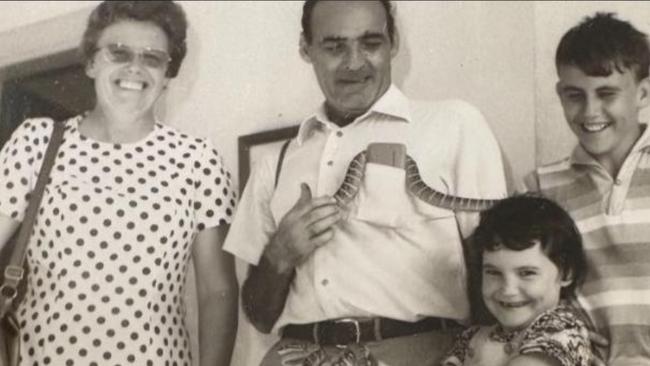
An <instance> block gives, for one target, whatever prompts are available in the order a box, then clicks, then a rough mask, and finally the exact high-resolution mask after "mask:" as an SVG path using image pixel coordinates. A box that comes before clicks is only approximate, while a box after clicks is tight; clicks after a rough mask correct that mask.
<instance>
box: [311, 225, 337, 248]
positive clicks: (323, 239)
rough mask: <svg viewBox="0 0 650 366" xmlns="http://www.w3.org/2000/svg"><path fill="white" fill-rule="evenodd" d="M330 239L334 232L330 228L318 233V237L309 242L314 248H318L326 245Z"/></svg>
mask: <svg viewBox="0 0 650 366" xmlns="http://www.w3.org/2000/svg"><path fill="white" fill-rule="evenodd" d="M332 238H334V230H332V229H331V228H330V229H327V230H325V231H322V232H320V233H319V234H318V235H315V236H313V237H312V238H311V240H310V241H311V243H312V244H313V245H314V246H316V247H320V246H323V245H325V244H327V243H328V242H329V241H330V240H332Z"/></svg>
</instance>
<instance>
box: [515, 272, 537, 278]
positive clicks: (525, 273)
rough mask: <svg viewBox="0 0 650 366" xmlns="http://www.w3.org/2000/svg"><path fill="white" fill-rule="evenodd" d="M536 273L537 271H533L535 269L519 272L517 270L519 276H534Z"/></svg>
mask: <svg viewBox="0 0 650 366" xmlns="http://www.w3.org/2000/svg"><path fill="white" fill-rule="evenodd" d="M536 274H537V272H535V271H521V272H519V275H520V276H521V277H532V276H535V275H536Z"/></svg>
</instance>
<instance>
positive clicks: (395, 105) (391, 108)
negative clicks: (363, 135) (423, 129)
mask: <svg viewBox="0 0 650 366" xmlns="http://www.w3.org/2000/svg"><path fill="white" fill-rule="evenodd" d="M373 114H382V115H386V116H390V117H393V118H396V119H398V120H402V121H405V122H410V121H411V112H410V108H409V101H408V98H407V97H406V96H405V95H404V94H403V93H402V92H401V91H400V90H399V89H398V88H397V87H396V86H395V85H394V84H391V86H390V87H389V88H388V90H386V92H385V93H384V95H382V96H381V97H380V98H379V99H378V100H377V101H376V102H375V103H374V104H373V105H372V106H371V107H370V108H369V109H368V111H367V112H366V113H364V114H362V115H361V116H359V117H357V119H355V120H354V122H352V123H351V124H350V126H351V125H355V124H358V123H361V122H362V121H363V120H365V119H366V118H368V116H370V115H373ZM321 128H326V129H331V130H334V129H339V128H340V127H338V126H337V125H336V124H335V123H334V122H332V121H330V119H329V118H328V117H327V114H326V113H325V103H324V102H323V104H321V106H320V107H319V108H318V109H317V110H316V111H315V112H314V113H313V114H312V115H311V116H309V117H308V118H306V119H305V120H304V121H302V123H300V128H299V129H298V136H297V138H296V140H297V142H298V145H301V144H302V143H303V142H304V141H305V140H306V139H308V138H309V137H310V136H311V135H312V132H313V131H314V129H321Z"/></svg>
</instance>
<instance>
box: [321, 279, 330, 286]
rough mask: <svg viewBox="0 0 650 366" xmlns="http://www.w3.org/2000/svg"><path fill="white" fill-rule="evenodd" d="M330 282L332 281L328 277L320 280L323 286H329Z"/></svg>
mask: <svg viewBox="0 0 650 366" xmlns="http://www.w3.org/2000/svg"><path fill="white" fill-rule="evenodd" d="M329 283H330V281H329V280H328V279H327V278H326V279H324V280H322V281H320V284H321V285H323V286H327V285H328V284H329Z"/></svg>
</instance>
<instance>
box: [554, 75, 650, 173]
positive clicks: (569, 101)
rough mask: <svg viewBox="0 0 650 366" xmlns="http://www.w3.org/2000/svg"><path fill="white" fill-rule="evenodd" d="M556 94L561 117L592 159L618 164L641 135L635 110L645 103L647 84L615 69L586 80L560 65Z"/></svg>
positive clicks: (646, 101)
mask: <svg viewBox="0 0 650 366" xmlns="http://www.w3.org/2000/svg"><path fill="white" fill-rule="evenodd" d="M558 75H559V77H560V80H559V82H558V83H557V87H556V89H557V93H558V96H559V97H560V101H561V102H562V108H563V109H564V116H565V117H566V120H567V122H568V124H569V127H570V128H571V130H572V131H573V133H574V134H575V135H576V136H577V137H578V140H579V141H580V144H581V145H582V147H583V148H584V149H585V150H586V151H587V152H588V153H590V154H591V155H592V156H593V157H594V158H596V159H597V160H599V161H601V162H603V161H605V162H607V161H611V162H614V164H619V163H622V161H623V160H624V159H625V157H626V156H627V153H628V152H629V150H630V149H631V148H632V146H633V145H634V143H635V142H636V140H637V139H638V138H639V136H640V134H641V127H640V125H639V110H640V109H641V108H642V107H644V106H645V105H647V103H648V86H647V85H648V81H647V79H644V80H642V81H637V80H636V77H635V75H634V72H633V71H632V70H630V69H624V72H622V73H621V72H619V71H617V70H616V69H614V70H613V72H612V73H611V74H610V75H609V76H589V75H587V74H585V73H584V72H583V71H582V70H581V69H580V68H578V67H576V66H572V65H563V66H560V67H559V69H558Z"/></svg>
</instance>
